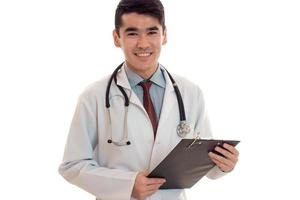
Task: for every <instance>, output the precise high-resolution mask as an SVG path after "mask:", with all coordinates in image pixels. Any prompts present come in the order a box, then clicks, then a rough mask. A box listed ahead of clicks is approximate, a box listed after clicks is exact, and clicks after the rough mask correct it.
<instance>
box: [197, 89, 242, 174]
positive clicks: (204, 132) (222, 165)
mask: <svg viewBox="0 0 300 200" xmlns="http://www.w3.org/2000/svg"><path fill="white" fill-rule="evenodd" d="M197 94H198V101H199V104H198V105H199V106H200V108H199V112H198V117H197V119H198V121H197V123H196V126H195V130H196V131H197V132H200V134H201V135H200V137H201V138H213V136H212V131H211V127H210V123H209V120H208V117H207V113H206V109H205V102H204V98H203V94H202V92H201V90H200V89H199V88H198V91H197ZM229 146H230V145H228V146H226V145H225V147H224V148H225V149H222V148H220V147H216V149H215V150H216V151H218V152H220V153H222V154H224V155H225V158H224V157H222V156H219V155H217V154H214V153H212V152H210V153H209V156H210V158H211V159H212V161H213V162H214V163H216V166H215V167H213V168H212V169H211V170H210V171H209V172H208V173H207V174H206V177H208V178H210V179H217V178H220V177H222V176H224V175H226V174H227V172H229V171H231V170H232V169H233V168H234V166H235V164H236V162H237V160H238V151H237V150H236V149H235V148H234V147H232V146H230V147H229ZM226 147H227V148H228V149H227V148H226ZM229 149H230V150H229Z"/></svg>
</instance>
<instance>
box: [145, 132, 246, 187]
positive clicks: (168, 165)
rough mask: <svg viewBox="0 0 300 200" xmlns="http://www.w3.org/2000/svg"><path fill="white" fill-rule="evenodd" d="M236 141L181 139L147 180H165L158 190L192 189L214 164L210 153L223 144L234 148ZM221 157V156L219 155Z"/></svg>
mask: <svg viewBox="0 0 300 200" xmlns="http://www.w3.org/2000/svg"><path fill="white" fill-rule="evenodd" d="M239 142H240V141H237V140H214V139H209V140H206V139H197V138H196V139H182V140H181V141H180V142H179V143H178V144H177V145H176V147H175V148H174V149H173V150H172V151H171V152H170V153H169V154H168V155H167V157H166V158H165V159H164V160H163V161H162V162H161V163H160V164H159V165H158V166H157V167H156V168H155V169H154V170H153V171H152V172H151V173H150V174H149V175H148V177H149V178H165V179H166V182H165V183H164V184H163V185H162V186H161V187H160V188H159V189H184V188H190V187H192V186H193V185H194V184H195V183H196V182H198V181H199V180H200V179H201V178H202V177H203V176H205V175H206V174H207V172H208V171H209V170H210V169H212V168H213V167H214V166H215V164H214V162H213V161H212V160H211V159H210V158H209V156H208V153H209V152H210V151H212V152H214V153H217V154H219V153H218V152H216V151H215V150H214V148H215V147H216V146H222V145H223V144H224V143H227V144H230V145H233V146H236V145H237V144H238V143H239ZM219 155H221V154H219Z"/></svg>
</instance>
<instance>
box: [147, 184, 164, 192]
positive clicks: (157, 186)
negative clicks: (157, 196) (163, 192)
mask: <svg viewBox="0 0 300 200" xmlns="http://www.w3.org/2000/svg"><path fill="white" fill-rule="evenodd" d="M160 186H162V184H152V185H147V186H146V190H147V191H153V190H158V189H159V187H160Z"/></svg>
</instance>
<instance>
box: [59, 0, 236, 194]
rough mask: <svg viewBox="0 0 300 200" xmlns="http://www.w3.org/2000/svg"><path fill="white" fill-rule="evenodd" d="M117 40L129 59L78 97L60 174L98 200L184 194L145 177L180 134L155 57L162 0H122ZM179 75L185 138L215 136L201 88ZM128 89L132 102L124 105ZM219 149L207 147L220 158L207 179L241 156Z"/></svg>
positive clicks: (161, 40)
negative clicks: (187, 128) (214, 151)
mask: <svg viewBox="0 0 300 200" xmlns="http://www.w3.org/2000/svg"><path fill="white" fill-rule="evenodd" d="M113 38H114V43H115V46H117V47H120V48H121V49H122V50H123V52H124V56H125V62H124V64H123V65H122V66H121V68H120V69H119V70H116V77H115V79H114V78H112V80H111V84H109V78H105V79H103V80H100V81H98V82H96V83H94V84H93V85H92V86H90V87H89V88H88V89H87V90H86V91H85V92H84V93H83V94H82V95H81V96H80V98H79V102H78V106H77V108H76V112H75V115H74V118H73V121H72V124H71V128H70V133H69V136H68V141H67V144H66V148H65V154H64V160H63V163H62V164H61V165H60V168H59V172H60V174H61V175H62V176H63V177H64V178H65V179H66V180H68V181H69V182H70V183H72V184H75V185H77V186H79V187H81V188H83V189H84V190H86V191H88V192H90V193H92V194H93V195H95V196H96V197H97V199H103V200H126V199H141V200H143V199H153V200H154V199H162V200H183V199H186V198H185V194H184V190H158V188H159V187H160V186H161V185H162V184H163V183H164V182H165V181H168V180H165V179H159V178H147V175H148V173H149V172H150V171H151V170H153V169H154V168H155V167H156V166H157V165H158V164H159V163H160V162H161V161H162V160H163V159H164V158H165V156H166V155H167V154H168V153H169V152H170V151H171V150H172V149H173V148H174V147H175V146H176V145H177V144H178V142H180V140H181V139H182V138H181V137H179V136H178V135H177V134H176V128H177V125H178V124H179V122H180V119H179V109H178V102H177V101H178V100H177V98H176V93H175V90H174V87H173V85H172V82H171V80H170V76H169V75H168V74H167V72H166V69H165V68H164V67H163V66H162V65H160V64H159V63H158V58H159V55H160V51H161V47H162V45H164V44H166V42H167V31H166V27H165V19H164V9H163V6H162V4H161V2H160V1H159V0H143V1H141V0H140V1H139V0H121V1H120V3H119V5H118V7H117V10H116V15H115V30H114V31H113ZM174 79H175V81H176V83H177V85H178V87H179V91H180V92H181V95H182V99H183V104H184V106H185V112H186V121H187V122H188V123H189V124H190V127H191V131H190V133H188V134H187V135H186V136H185V138H193V137H194V136H195V135H196V134H197V133H200V137H204V138H211V132H210V128H209V124H208V121H207V118H206V115H205V107H204V101H203V96H202V93H201V90H200V89H199V88H198V87H197V86H196V85H194V84H193V83H191V82H189V81H187V80H186V79H183V78H181V77H178V76H174ZM108 88H109V90H108ZM120 88H121V89H122V90H123V92H122V91H121V90H120ZM124 93H125V94H126V95H127V96H128V101H129V102H128V104H127V105H128V106H126V105H125V106H124V102H126V98H125V96H124ZM107 95H108V96H107ZM106 96H107V98H106ZM108 104H109V105H108ZM125 104H126V103H125ZM108 107H109V109H107V108H108ZM216 151H218V152H220V153H221V154H223V155H224V156H225V157H221V156H219V155H217V154H214V153H209V156H210V157H211V159H212V160H213V161H214V162H215V163H216V167H214V168H213V169H212V170H211V171H209V173H208V174H207V176H208V177H210V178H218V177H220V176H222V175H224V174H225V173H226V172H229V171H231V170H232V169H233V168H234V166H235V164H236V162H237V160H238V151H237V150H236V149H235V148H234V147H233V146H230V145H224V149H222V148H216Z"/></svg>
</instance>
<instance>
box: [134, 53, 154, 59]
mask: <svg viewBox="0 0 300 200" xmlns="http://www.w3.org/2000/svg"><path fill="white" fill-rule="evenodd" d="M152 54H153V53H151V52H141V53H134V55H135V56H137V57H140V58H147V57H149V56H151V55H152Z"/></svg>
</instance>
